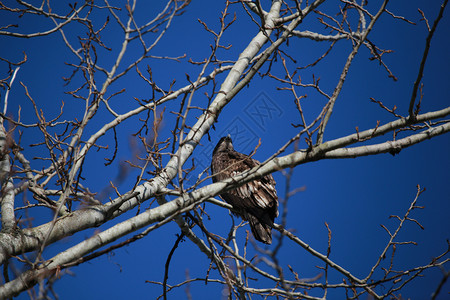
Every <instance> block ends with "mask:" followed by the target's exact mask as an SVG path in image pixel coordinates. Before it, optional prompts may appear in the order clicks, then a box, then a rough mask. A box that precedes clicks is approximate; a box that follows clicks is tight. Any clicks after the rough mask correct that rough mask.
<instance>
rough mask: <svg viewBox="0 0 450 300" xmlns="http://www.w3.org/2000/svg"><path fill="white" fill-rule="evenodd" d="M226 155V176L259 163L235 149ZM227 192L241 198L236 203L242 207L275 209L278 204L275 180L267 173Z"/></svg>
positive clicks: (238, 172)
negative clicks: (227, 161)
mask: <svg viewBox="0 0 450 300" xmlns="http://www.w3.org/2000/svg"><path fill="white" fill-rule="evenodd" d="M228 155H229V165H228V167H227V170H228V172H226V173H228V174H229V176H227V177H233V176H236V175H237V174H240V173H242V172H244V171H246V170H248V169H251V168H253V167H255V166H257V165H259V164H260V163H259V161H257V160H255V159H252V158H251V157H248V156H247V155H245V154H242V153H239V152H236V151H231V152H229V153H228ZM228 194H231V195H233V196H237V197H239V198H241V201H239V203H238V204H237V205H238V206H240V207H242V208H262V209H270V208H275V209H276V207H277V206H278V201H277V199H278V197H277V192H276V189H275V180H274V179H273V177H272V175H267V176H265V177H263V178H261V179H258V180H254V181H251V182H247V183H246V184H243V185H241V186H240V187H238V188H236V189H234V190H231V191H229V192H228ZM233 202H236V201H233ZM234 205H236V204H234Z"/></svg>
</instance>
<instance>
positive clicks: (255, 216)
mask: <svg viewBox="0 0 450 300" xmlns="http://www.w3.org/2000/svg"><path fill="white" fill-rule="evenodd" d="M259 164H260V162H259V161H257V160H255V159H253V158H251V157H249V156H248V155H245V154H242V153H239V152H237V151H235V150H234V149H233V144H232V140H231V138H230V135H228V136H225V137H222V138H221V139H220V141H219V142H218V143H217V145H216V147H215V148H214V151H213V156H212V161H211V173H212V181H213V182H218V181H222V180H224V179H227V178H230V177H233V176H235V175H237V174H239V173H241V172H244V171H246V170H249V169H251V168H253V167H255V166H257V165H259ZM220 197H221V198H222V199H224V200H225V201H226V202H228V203H229V204H231V205H232V206H233V209H234V214H235V215H238V216H240V217H241V218H242V219H244V220H246V221H248V222H249V224H250V228H251V230H252V233H253V236H254V237H255V239H256V240H258V241H260V242H263V243H266V244H271V243H272V227H271V226H272V225H273V222H274V220H275V218H276V217H277V216H278V197H277V191H276V189H275V180H274V179H273V177H272V175H270V174H269V175H266V176H264V177H262V178H260V179H257V180H254V181H251V182H248V183H246V184H244V185H242V186H240V187H238V188H236V189H233V190H230V191H227V192H224V193H222V194H220Z"/></svg>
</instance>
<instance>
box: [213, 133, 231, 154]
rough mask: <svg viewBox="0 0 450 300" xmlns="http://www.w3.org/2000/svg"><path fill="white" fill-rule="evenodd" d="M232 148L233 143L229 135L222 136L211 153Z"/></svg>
mask: <svg viewBox="0 0 450 300" xmlns="http://www.w3.org/2000/svg"><path fill="white" fill-rule="evenodd" d="M229 150H233V143H232V141H231V137H230V135H227V136H224V137H222V138H221V139H220V140H219V142H218V143H217V145H216V147H215V148H214V151H213V155H214V154H216V153H217V152H222V151H229Z"/></svg>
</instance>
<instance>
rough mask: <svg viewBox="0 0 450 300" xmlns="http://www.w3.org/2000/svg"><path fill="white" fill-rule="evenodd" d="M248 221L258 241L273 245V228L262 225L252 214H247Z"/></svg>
mask: <svg viewBox="0 0 450 300" xmlns="http://www.w3.org/2000/svg"><path fill="white" fill-rule="evenodd" d="M247 220H248V222H249V223H250V228H251V229H252V233H253V236H254V237H255V239H256V240H258V241H260V242H263V243H265V244H269V245H270V244H272V228H271V227H270V225H268V224H265V223H261V221H260V220H258V218H256V217H255V216H253V215H250V214H247Z"/></svg>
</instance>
